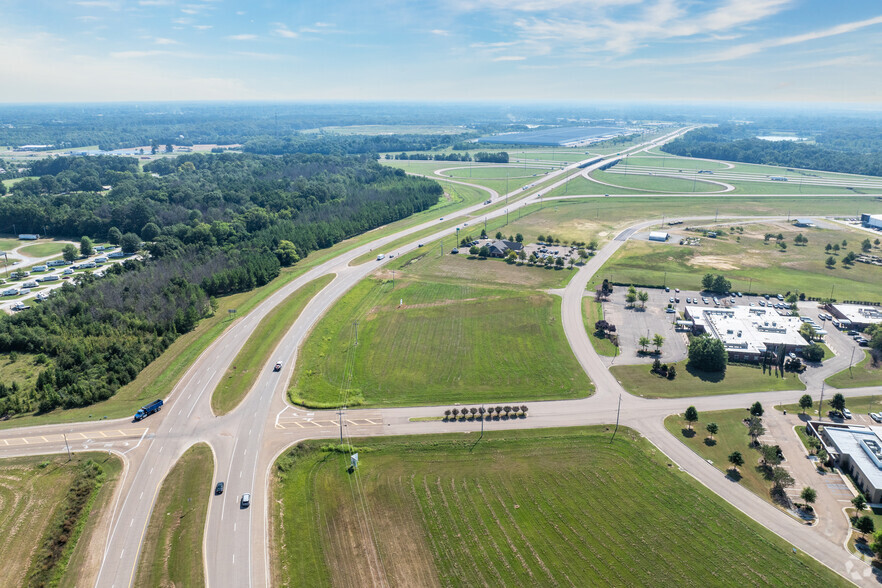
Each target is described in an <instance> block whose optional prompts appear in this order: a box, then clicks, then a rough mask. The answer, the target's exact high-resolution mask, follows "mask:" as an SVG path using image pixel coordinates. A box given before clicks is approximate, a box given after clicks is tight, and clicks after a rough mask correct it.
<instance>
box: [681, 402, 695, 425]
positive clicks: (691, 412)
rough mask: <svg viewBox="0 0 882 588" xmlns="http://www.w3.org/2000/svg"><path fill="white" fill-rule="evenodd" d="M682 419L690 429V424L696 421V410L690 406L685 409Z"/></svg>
mask: <svg viewBox="0 0 882 588" xmlns="http://www.w3.org/2000/svg"><path fill="white" fill-rule="evenodd" d="M683 418H685V419H686V423H687V424H688V426H689V429H690V430H691V429H692V424H693V423H695V422H696V421H698V410H697V409H696V408H695V407H694V406H690V407H689V408H687V409H686V412H685V413H683Z"/></svg>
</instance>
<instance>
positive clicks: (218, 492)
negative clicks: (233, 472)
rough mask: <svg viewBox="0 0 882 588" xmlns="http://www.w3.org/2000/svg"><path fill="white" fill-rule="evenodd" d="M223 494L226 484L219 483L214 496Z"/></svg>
mask: <svg viewBox="0 0 882 588" xmlns="http://www.w3.org/2000/svg"><path fill="white" fill-rule="evenodd" d="M223 493H224V483H223V482H218V483H217V486H215V487H214V495H215V496H217V495H218V494H223Z"/></svg>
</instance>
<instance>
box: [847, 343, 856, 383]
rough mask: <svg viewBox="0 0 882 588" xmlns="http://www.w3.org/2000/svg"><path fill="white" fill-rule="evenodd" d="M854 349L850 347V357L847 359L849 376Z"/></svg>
mask: <svg viewBox="0 0 882 588" xmlns="http://www.w3.org/2000/svg"><path fill="white" fill-rule="evenodd" d="M854 350H855V347H852V348H851V358H850V359H849V360H848V375H849V376H851V364H852V363H853V362H854Z"/></svg>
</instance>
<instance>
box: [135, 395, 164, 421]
mask: <svg viewBox="0 0 882 588" xmlns="http://www.w3.org/2000/svg"><path fill="white" fill-rule="evenodd" d="M161 408H162V400H154V401H153V402H151V403H150V404H148V405H146V406H142V407H141V410H139V411H138V412H136V413H135V420H136V421H140V420H141V419H143V418H144V417H146V416H148V415H151V414H153V413H154V412H159V409H161Z"/></svg>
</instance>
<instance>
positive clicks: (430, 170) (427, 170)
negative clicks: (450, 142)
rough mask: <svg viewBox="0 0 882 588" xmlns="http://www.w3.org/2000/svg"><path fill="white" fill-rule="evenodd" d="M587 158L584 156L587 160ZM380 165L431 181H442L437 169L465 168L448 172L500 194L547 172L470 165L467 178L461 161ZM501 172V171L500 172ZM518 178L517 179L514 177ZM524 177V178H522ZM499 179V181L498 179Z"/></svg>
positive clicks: (385, 161)
mask: <svg viewBox="0 0 882 588" xmlns="http://www.w3.org/2000/svg"><path fill="white" fill-rule="evenodd" d="M587 157H588V156H586V158H587ZM380 163H382V164H383V165H388V166H391V167H397V168H400V169H403V170H404V171H406V172H410V173H415V174H423V175H426V176H429V177H431V178H433V179H443V178H444V176H439V175H437V174H435V170H439V169H448V168H452V167H453V168H462V167H463V166H465V169H458V170H455V171H452V172H450V173H451V174H456V177H455V178H453V179H456V180H457V181H461V182H467V183H470V184H475V185H477V186H484V187H485V188H490V189H491V190H496V191H497V192H499V193H500V194H503V193H505V190H506V188H507V189H508V190H509V191H512V190H517V189H518V188H521V187H522V186H526V185H527V184H533V183H537V184H538V183H541V182H544V181H545V180H546V177H545V173H546V172H547V171H549V170H548V168H547V167H546V166H542V167H541V168H536V169H532V168H530V166H529V164H528V165H527V170H526V173H516V172H517V169H518V168H517V167H511V168H504V167H500V166H498V165H496V166H494V165H493V164H472V165H473V167H472V177H469V170H468V165H469V164H468V162H462V161H398V160H389V159H383V160H380ZM523 168H524V166H523V165H521V167H520V171H521V172H523V171H524V169H523ZM506 169H509V170H511V177H510V179H508V180H506V179H505V178H506V176H505V175H501V174H504V173H506V172H505V171H504V170H506ZM479 170H480V171H482V172H486V174H485V175H482V176H478V175H477V173H478V171H479ZM491 170H493V171H491ZM500 170H503V171H500ZM516 176H519V177H516ZM523 176H526V177H523ZM500 178H501V179H500Z"/></svg>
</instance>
